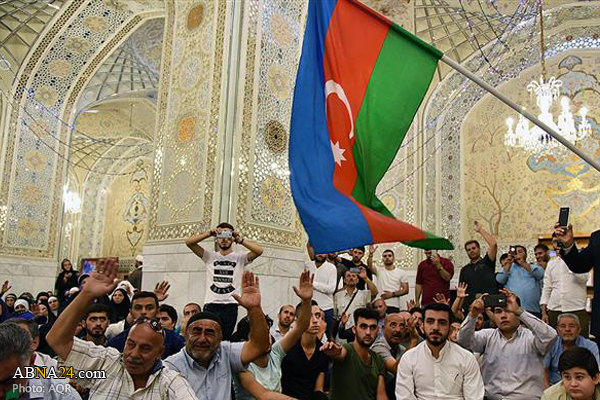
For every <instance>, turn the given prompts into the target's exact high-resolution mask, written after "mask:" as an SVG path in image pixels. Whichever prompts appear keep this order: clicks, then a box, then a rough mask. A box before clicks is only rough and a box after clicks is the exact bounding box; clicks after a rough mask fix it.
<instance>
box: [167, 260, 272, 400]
mask: <svg viewBox="0 0 600 400" xmlns="http://www.w3.org/2000/svg"><path fill="white" fill-rule="evenodd" d="M233 298H234V299H235V300H236V301H237V302H238V304H239V305H241V306H242V307H244V308H245V309H246V310H247V311H248V319H249V320H250V335H249V336H250V339H249V340H248V341H247V342H243V343H231V342H228V341H222V340H223V322H222V321H221V318H220V317H219V316H218V315H216V314H213V313H211V312H207V311H203V312H199V313H197V314H194V315H192V317H191V318H190V319H189V320H188V323H187V326H186V329H185V348H183V349H182V350H181V351H180V352H179V353H177V354H174V355H172V356H171V357H169V358H167V359H166V360H165V364H166V365H167V366H168V367H169V368H170V369H172V370H174V371H178V372H180V373H181V374H182V375H183V376H184V377H185V378H187V380H188V381H189V382H190V383H191V385H192V389H193V390H194V392H195V393H196V396H198V398H199V399H200V400H213V399H215V400H216V399H218V400H230V399H231V380H232V375H233V373H238V372H241V371H243V370H245V369H246V367H247V365H248V364H249V363H251V362H252V361H254V360H256V359H257V358H259V357H260V356H261V355H263V354H265V353H266V352H267V351H268V350H269V327H268V326H267V321H266V320H265V315H264V314H263V311H262V309H261V307H260V290H259V286H258V278H257V277H255V276H254V274H253V273H251V272H248V271H246V272H244V275H243V276H242V295H241V296H240V295H237V294H235V293H234V294H233Z"/></svg>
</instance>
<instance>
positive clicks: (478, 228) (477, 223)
mask: <svg viewBox="0 0 600 400" xmlns="http://www.w3.org/2000/svg"><path fill="white" fill-rule="evenodd" d="M473 230H474V231H475V232H477V233H479V231H481V224H480V223H479V222H477V221H475V222H474V223H473Z"/></svg>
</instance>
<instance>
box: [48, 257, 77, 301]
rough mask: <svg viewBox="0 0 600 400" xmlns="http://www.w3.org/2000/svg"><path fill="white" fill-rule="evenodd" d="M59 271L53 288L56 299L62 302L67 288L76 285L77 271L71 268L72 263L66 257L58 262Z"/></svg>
mask: <svg viewBox="0 0 600 400" xmlns="http://www.w3.org/2000/svg"><path fill="white" fill-rule="evenodd" d="M60 267H61V272H60V273H59V274H58V276H57V277H56V283H55V284H54V289H55V291H56V296H57V297H58V300H59V301H60V302H61V303H62V302H63V300H64V299H65V296H66V293H67V291H68V290H69V289H71V288H73V287H77V286H78V281H77V271H75V270H74V269H73V264H71V261H70V260H69V259H67V258H65V259H64V260H62V261H61V263H60Z"/></svg>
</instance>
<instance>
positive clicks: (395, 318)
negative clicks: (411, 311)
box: [385, 313, 406, 323]
mask: <svg viewBox="0 0 600 400" xmlns="http://www.w3.org/2000/svg"><path fill="white" fill-rule="evenodd" d="M385 321H386V322H387V323H392V322H397V323H400V322H405V321H406V318H405V317H404V316H403V315H402V314H399V313H393V314H388V315H386V317H385Z"/></svg>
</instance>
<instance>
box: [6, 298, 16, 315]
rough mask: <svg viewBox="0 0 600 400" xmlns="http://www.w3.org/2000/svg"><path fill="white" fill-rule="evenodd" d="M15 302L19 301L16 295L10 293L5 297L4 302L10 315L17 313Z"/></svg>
mask: <svg viewBox="0 0 600 400" xmlns="http://www.w3.org/2000/svg"><path fill="white" fill-rule="evenodd" d="M15 301H17V295H16V294H14V293H9V294H7V295H6V297H4V302H5V303H6V307H8V312H9V314H11V315H12V314H13V313H14V312H15Z"/></svg>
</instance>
